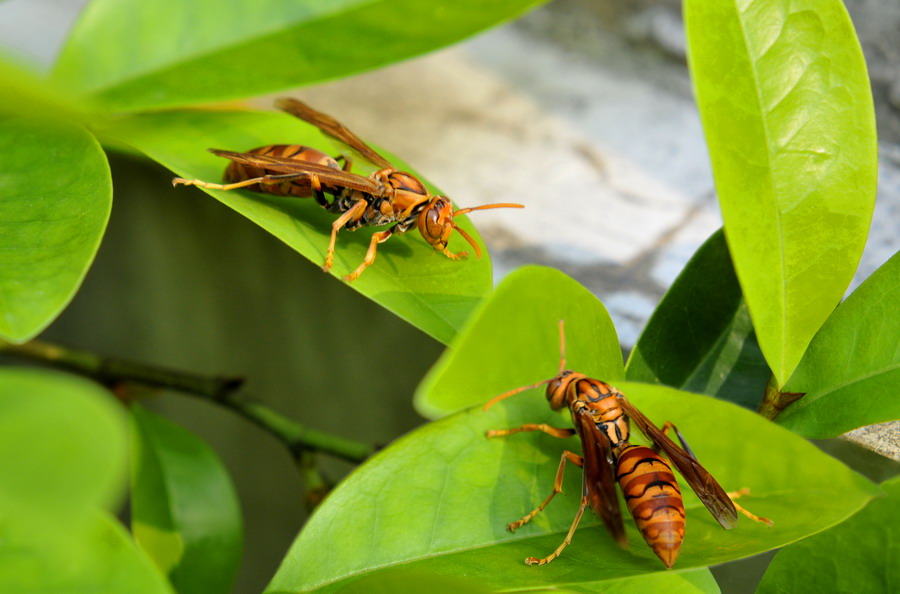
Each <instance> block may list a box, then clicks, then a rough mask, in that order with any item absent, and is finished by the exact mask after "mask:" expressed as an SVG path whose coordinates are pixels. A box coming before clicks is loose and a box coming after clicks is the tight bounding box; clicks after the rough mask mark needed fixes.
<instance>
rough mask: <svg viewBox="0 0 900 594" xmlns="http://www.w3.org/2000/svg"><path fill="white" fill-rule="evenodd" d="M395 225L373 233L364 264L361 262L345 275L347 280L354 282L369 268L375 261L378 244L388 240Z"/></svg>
mask: <svg viewBox="0 0 900 594" xmlns="http://www.w3.org/2000/svg"><path fill="white" fill-rule="evenodd" d="M395 227H396V225H394V227H391V228H390V229H386V230H385V231H379V232H377V233H373V234H372V241H370V242H369V249H368V251H366V257H365V259H364V260H363V261H362V264H360V265H359V266H358V267H357V268H356V270H354V271H353V272H351V273H350V274H348V275H347V276H345V277H344V280H345V281H347V282H348V283H352V282H353V281H355V280H356V279H358V278H359V275H360V274H362V273H363V270H365V269H366V268H368V267H369V266H370V265H371V264H372V262H374V261H375V252H376V250H377V249H378V244H379V243H384V242H385V241H387V240H388V239H389V238H390V237H391V235H393V233H394V228H395Z"/></svg>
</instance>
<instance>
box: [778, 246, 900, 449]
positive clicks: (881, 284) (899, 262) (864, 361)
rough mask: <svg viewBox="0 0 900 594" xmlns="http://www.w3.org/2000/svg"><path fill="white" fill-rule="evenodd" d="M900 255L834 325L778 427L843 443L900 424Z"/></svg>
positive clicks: (813, 350)
mask: <svg viewBox="0 0 900 594" xmlns="http://www.w3.org/2000/svg"><path fill="white" fill-rule="evenodd" d="M898 337H900V255H898V254H894V256H893V257H892V258H891V259H890V260H888V262H886V263H885V264H884V265H883V266H881V268H879V269H878V270H876V271H875V273H874V274H873V275H872V276H870V277H869V278H868V279H866V281H865V282H864V283H863V284H862V285H860V287H859V288H857V289H856V291H854V292H853V294H852V295H850V297H848V298H847V300H846V301H845V302H844V303H842V304H841V305H840V306H839V307H838V308H837V310H835V312H834V313H833V314H832V315H831V317H830V318H828V321H826V322H825V325H824V326H822V329H821V330H820V331H819V333H818V334H816V337H815V338H814V339H813V341H812V343H811V344H810V345H809V350H808V351H807V352H806V355H805V356H804V357H803V360H802V361H801V362H800V366H799V367H797V371H796V372H795V373H794V375H793V376H791V379H790V381H788V383H787V385H786V386H785V388H784V389H785V391H787V392H804V393H805V396H803V397H802V398H800V400H797V401H796V402H794V403H793V404H791V405H790V406H788V407H787V408H786V409H785V410H784V412H782V413H781V414H780V415H778V417H776V422H777V423H779V424H780V425H784V426H785V427H787V428H789V429H791V430H792V431H794V432H796V433H799V434H800V435H803V436H804V437H810V438H816V439H823V438H826V437H836V436H838V435H840V434H842V433H846V432H847V431H850V430H852V429H856V428H857V427H862V426H863V425H871V424H873V423H883V422H886V421H892V420H895V419H900V398H897V386H898V385H900V339H898Z"/></svg>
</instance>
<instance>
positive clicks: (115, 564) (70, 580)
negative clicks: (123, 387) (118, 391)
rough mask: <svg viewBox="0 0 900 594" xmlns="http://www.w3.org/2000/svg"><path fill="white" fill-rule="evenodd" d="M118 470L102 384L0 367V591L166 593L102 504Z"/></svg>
mask: <svg viewBox="0 0 900 594" xmlns="http://www.w3.org/2000/svg"><path fill="white" fill-rule="evenodd" d="M124 471H125V423H124V418H123V415H122V414H121V412H120V410H119V408H118V407H117V406H116V405H115V404H114V403H113V401H112V400H111V398H110V397H109V396H108V395H107V394H106V393H105V391H104V390H103V389H101V388H100V387H99V386H97V385H96V384H93V383H91V382H88V381H85V380H83V379H80V378H76V377H73V376H68V375H63V374H59V373H51V372H47V371H37V370H33V369H15V368H6V369H0V476H2V477H3V481H2V482H0V591H3V592H17V593H32V592H33V593H35V594H36V593H39V592H40V593H43V592H72V593H78V592H84V593H85V594H87V593H93V592H147V593H152V592H161V593H164V592H170V590H169V588H168V585H167V584H166V583H165V580H163V579H162V577H161V576H160V575H159V573H158V572H157V571H156V570H155V569H154V568H153V566H152V564H151V563H150V561H149V559H147V558H146V557H145V556H144V555H143V554H142V553H141V552H139V551H138V550H137V549H136V548H135V546H134V543H133V542H131V540H130V538H129V537H128V535H127V534H126V533H125V531H124V530H123V529H122V527H121V525H119V524H118V522H117V521H116V520H115V519H114V518H113V517H112V516H111V515H110V514H109V513H108V512H105V511H102V510H101V508H110V507H112V506H113V504H114V503H115V500H116V499H117V496H118V495H119V493H120V491H121V489H122V487H123V481H124Z"/></svg>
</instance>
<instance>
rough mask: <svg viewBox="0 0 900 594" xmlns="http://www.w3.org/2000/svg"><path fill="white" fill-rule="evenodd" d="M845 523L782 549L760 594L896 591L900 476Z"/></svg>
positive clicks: (899, 576) (899, 565)
mask: <svg viewBox="0 0 900 594" xmlns="http://www.w3.org/2000/svg"><path fill="white" fill-rule="evenodd" d="M881 488H882V489H883V490H884V491H885V492H886V493H887V497H883V498H880V499H875V500H874V501H872V502H870V503H869V505H868V506H866V508H865V509H864V510H862V511H861V512H859V513H858V514H856V515H855V516H853V517H852V518H850V519H849V520H847V521H846V522H844V523H842V524H839V525H837V526H835V527H834V528H831V529H830V530H827V531H826V532H823V533H821V534H817V535H815V536H812V537H810V538H807V539H806V540H803V541H800V542H798V543H795V544H792V545H791V546H789V547H785V548H783V549H781V550H780V551H778V554H777V555H775V558H774V559H773V560H772V563H771V564H770V565H769V569H768V570H767V571H766V574H765V575H764V576H763V579H762V582H761V583H760V585H759V589H757V592H758V593H760V594H768V593H770V592H785V593H787V592H790V593H791V594H803V593H804V592H858V593H859V594H864V593H869V592H870V593H871V594H878V593H880V592H893V591H895V590H896V589H897V584H898V583H900V552H898V551H897V543H898V542H900V520H898V518H900V477H894V478H893V479H890V480H888V481H885V482H884V483H882V484H881Z"/></svg>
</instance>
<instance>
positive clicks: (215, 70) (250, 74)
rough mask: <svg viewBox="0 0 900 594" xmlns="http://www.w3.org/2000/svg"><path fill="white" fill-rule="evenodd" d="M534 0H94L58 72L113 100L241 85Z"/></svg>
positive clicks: (368, 56)
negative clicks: (251, 1)
mask: <svg viewBox="0 0 900 594" xmlns="http://www.w3.org/2000/svg"><path fill="white" fill-rule="evenodd" d="M541 2H542V0H490V1H487V2H485V1H484V0H481V1H476V0H458V1H457V2H452V3H447V2H442V3H432V2H420V1H418V0H329V1H327V2H323V1H322V0H294V1H292V2H281V1H278V0H261V1H259V2H253V3H249V2H240V1H227V0H216V1H210V0H205V1H204V0H194V1H191V2H184V1H177V0H158V1H157V2H140V1H138V0H95V1H94V2H91V3H90V4H89V5H88V6H87V8H86V9H85V11H84V13H83V14H82V16H81V18H80V19H79V21H78V23H77V24H76V26H75V28H74V30H73V31H72V32H71V34H70V36H69V39H68V41H67V43H66V45H65V47H64V48H63V50H62V53H61V55H60V57H59V61H58V63H57V65H56V69H55V73H54V75H55V78H56V79H57V80H58V81H59V82H60V83H63V84H65V85H66V86H68V87H71V88H73V89H75V90H76V91H77V92H80V93H84V94H87V95H89V96H90V98H92V99H93V100H95V101H96V102H98V103H99V104H101V105H103V106H104V107H106V108H107V109H109V110H112V111H123V110H132V111H133V110H138V109H146V108H148V107H157V108H158V107H172V106H179V105H187V104H195V103H201V102H209V101H220V100H223V99H234V98H240V97H249V96H253V95H260V94H263V93H270V92H275V91H280V90H283V89H289V88H296V87H297V86H300V85H305V84H309V83H312V82H317V81H323V80H331V79H335V78H340V77H342V76H347V75H349V74H352V73H354V72H360V71H362V70H367V69H370V68H375V67H378V66H383V65H385V64H390V63H392V62H396V61H399V60H403V59H405V58H409V57H412V56H415V55H418V54H422V53H425V52H429V51H432V50H435V49H438V48H440V47H444V46H446V45H449V44H451V43H453V42H455V41H459V40H460V39H463V38H465V37H468V36H470V35H473V34H475V33H477V32H478V31H481V30H483V29H485V28H487V27H490V26H493V25H496V24H498V23H501V22H503V21H506V20H509V19H512V18H514V17H516V16H518V15H520V14H521V13H523V12H525V11H526V10H528V9H529V8H532V7H534V6H536V5H538V4H541Z"/></svg>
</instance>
